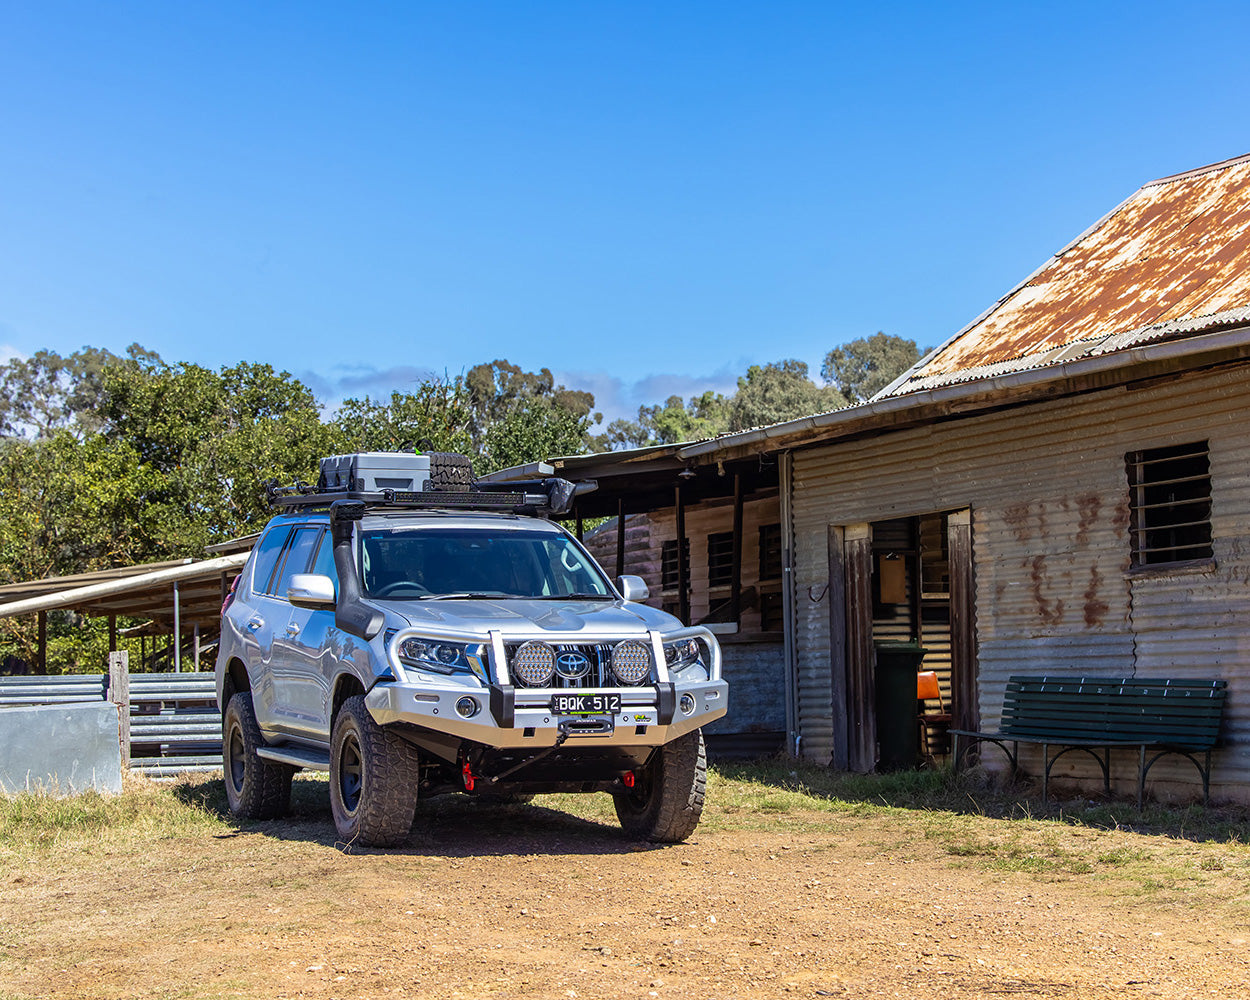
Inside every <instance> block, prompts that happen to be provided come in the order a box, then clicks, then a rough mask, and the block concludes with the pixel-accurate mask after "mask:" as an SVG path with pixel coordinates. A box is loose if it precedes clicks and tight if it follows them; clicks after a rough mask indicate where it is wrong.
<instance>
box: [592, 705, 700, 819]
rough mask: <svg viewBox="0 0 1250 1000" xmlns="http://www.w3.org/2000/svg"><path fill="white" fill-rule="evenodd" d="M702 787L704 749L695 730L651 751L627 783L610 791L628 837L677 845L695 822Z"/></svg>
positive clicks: (698, 815) (698, 813)
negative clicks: (629, 784)
mask: <svg viewBox="0 0 1250 1000" xmlns="http://www.w3.org/2000/svg"><path fill="white" fill-rule="evenodd" d="M706 792H707V751H706V750H705V749H704V747H703V731H702V730H700V729H696V730H694V731H693V732H690V733H687V734H686V735H685V736H679V737H678V738H677V739H675V740H673V742H672V743H667V744H665V745H664V746H662V747H660V748H659V749H658V750H656V751H655V752H654V753H653V754H652V756H651V760H650V761H649V762H648V764H647V766H646V767H645V768H643V769H642V771H641V772H640V773H639V774H638V776H637V779H636V784H635V785H634V787H633V788H630V789H627V790H626V791H624V792H619V793H617V794H615V795H614V796H613V798H614V799H615V802H616V818H617V819H619V820H620V821H621V828H622V829H623V830H624V831H625V832H626V833H627V834H629V835H630V836H631V837H637V838H639V839H640V840H653V841H656V842H657V843H661V844H679V843H681V842H682V841H683V840H685V839H686V838H687V837H689V836H690V835H691V834H692V833H694V828H695V827H696V826H698V825H699V817H700V816H702V815H703V799H704V796H705V794H706Z"/></svg>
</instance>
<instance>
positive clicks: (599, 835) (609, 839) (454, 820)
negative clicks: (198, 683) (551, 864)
mask: <svg viewBox="0 0 1250 1000" xmlns="http://www.w3.org/2000/svg"><path fill="white" fill-rule="evenodd" d="M172 791H173V794H174V796H175V797H177V798H178V799H180V800H181V801H183V802H185V803H186V804H188V805H190V806H193V807H195V808H198V809H203V810H205V811H207V812H209V813H212V814H214V815H216V816H218V817H219V818H220V819H221V820H222V821H223V822H224V823H226V824H228V825H229V826H230V827H231V832H230V833H225V834H218V835H217V836H218V837H219V838H221V839H227V838H230V837H236V836H241V835H243V834H260V835H263V836H266V837H272V838H274V839H276V840H283V841H299V842H305V843H309V844H319V845H321V846H323V847H333V848H335V849H337V850H340V851H343V852H344V853H348V854H353V855H369V854H385V855H411V856H413V857H437V858H474V857H510V856H516V857H521V856H526V855H543V854H558V855H562V856H568V855H594V856H598V857H602V856H604V855H613V854H633V853H638V852H645V851H661V850H666V849H671V848H672V847H673V846H674V845H668V844H652V843H648V842H643V841H638V840H635V839H633V838H631V837H629V836H627V835H626V834H625V833H624V831H622V830H621V829H620V827H618V826H616V825H615V823H614V822H613V823H608V822H598V821H595V820H590V819H583V818H582V817H580V816H574V815H572V814H570V813H567V812H563V811H561V810H560V809H557V808H552V807H551V806H549V805H546V804H544V799H543V797H541V796H540V797H539V798H537V799H536V800H535V801H534V802H531V803H527V804H524V805H522V804H502V803H488V802H484V801H480V800H473V799H470V798H468V797H467V796H463V795H443V796H439V797H438V798H435V799H429V800H426V801H423V802H419V803H418V804H417V812H416V818H415V819H414V821H413V825H412V832H411V834H409V836H408V839H407V841H406V842H405V843H403V844H401V845H399V846H398V847H393V848H386V849H378V848H371V847H365V846H362V845H359V844H350V843H344V842H343V841H341V840H339V838H338V835H337V833H336V831H335V829H334V820H333V817H332V815H331V813H330V804H329V793H328V789H327V783H326V782H325V781H324V780H318V779H316V778H304V779H300V780H297V781H295V782H294V783H293V785H292V789H291V809H290V812H289V813H288V814H287V815H286V816H283V817H282V818H280V819H273V820H244V819H239V818H238V817H236V816H234V815H232V814H231V813H230V811H229V809H228V808H227V805H226V792H225V785H224V784H223V782H222V780H221V779H220V778H213V779H209V780H204V779H203V778H200V779H192V780H184V781H180V782H178V783H177V784H176V785H174V787H173V789H172ZM598 794H600V795H603V794H605V793H598ZM676 846H678V847H679V846H680V845H676Z"/></svg>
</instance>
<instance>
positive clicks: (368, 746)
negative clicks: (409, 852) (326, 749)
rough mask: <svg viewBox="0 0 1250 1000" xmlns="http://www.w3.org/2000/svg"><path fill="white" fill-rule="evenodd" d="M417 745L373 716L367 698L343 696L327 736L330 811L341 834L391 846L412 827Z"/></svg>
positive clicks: (373, 844) (371, 844) (350, 840)
mask: <svg viewBox="0 0 1250 1000" xmlns="http://www.w3.org/2000/svg"><path fill="white" fill-rule="evenodd" d="M418 781H419V773H418V767H417V748H416V747H414V746H413V745H412V744H411V743H408V742H406V741H405V740H403V739H401V738H400V737H399V736H397V735H395V734H394V733H393V732H390V731H389V730H387V729H384V728H383V727H382V726H379V725H378V724H377V723H376V722H374V721H373V716H371V715H370V714H369V710H368V708H366V707H365V699H364V698H363V696H361V695H355V696H354V697H351V698H348V699H347V700H346V701H345V702H343V707H342V708H341V709H339V713H338V715H337V716H335V719H334V733H333V736H332V737H331V740H330V811H331V812H332V813H333V814H334V826H335V828H336V829H337V830H338V833H339V836H340V837H341V838H342V839H343V840H345V841H347V842H348V843H360V844H363V845H365V846H367V847H394V846H395V845H396V844H399V843H401V842H402V841H403V840H404V838H405V837H407V836H408V831H409V830H410V829H412V819H413V813H414V812H415V811H416V807H417V782H418Z"/></svg>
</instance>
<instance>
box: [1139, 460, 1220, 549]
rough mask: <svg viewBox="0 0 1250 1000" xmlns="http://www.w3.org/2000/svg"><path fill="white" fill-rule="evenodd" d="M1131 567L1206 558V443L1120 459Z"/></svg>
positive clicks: (1208, 535) (1208, 509)
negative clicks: (1124, 472)
mask: <svg viewBox="0 0 1250 1000" xmlns="http://www.w3.org/2000/svg"><path fill="white" fill-rule="evenodd" d="M1125 461H1126V464H1127V466H1128V482H1129V506H1130V514H1131V524H1132V527H1131V529H1130V530H1131V531H1132V535H1133V565H1134V566H1159V565H1164V564H1167V563H1178V562H1187V561H1190V560H1194V559H1210V558H1211V557H1212V555H1213V549H1212V547H1211V459H1210V455H1209V452H1208V448H1207V442H1206V441H1195V442H1193V443H1192V444H1181V445H1171V446H1169V447H1166V448H1146V449H1144V450H1142V451H1132V452H1129V453H1128V455H1127V456H1125Z"/></svg>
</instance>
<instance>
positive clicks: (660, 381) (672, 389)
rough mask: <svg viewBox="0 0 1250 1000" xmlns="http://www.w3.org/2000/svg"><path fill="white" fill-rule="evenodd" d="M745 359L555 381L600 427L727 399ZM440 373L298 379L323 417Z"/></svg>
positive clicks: (397, 371)
mask: <svg viewBox="0 0 1250 1000" xmlns="http://www.w3.org/2000/svg"><path fill="white" fill-rule="evenodd" d="M749 364H750V362H749V361H747V360H745V359H743V360H740V361H738V362H736V363H731V364H725V365H723V366H722V367H720V368H718V369H716V370H715V371H712V372H710V373H708V374H706V375H684V374H656V375H647V376H644V377H643V378H640V379H635V380H632V381H630V380H627V379H624V378H622V377H620V376H619V375H612V374H610V373H609V372H606V371H579V370H569V371H557V372H553V375H554V376H555V380H556V383H557V384H559V385H563V386H566V387H567V388H569V389H581V390H583V391H586V392H590V393H593V394H594V397H595V410H596V411H597V412H599V413H601V414H603V423H602V424H601V425H600V426H601V427H606V426H607V425H608V424H610V423H611V422H612V421H613V420H616V419H618V418H625V419H627V420H634V419H636V418H637V416H638V407H640V406H651V405H653V404H655V403H663V402H664V401H665V400H666V399H668V397H669V396H681V397H682V398H683V399H689V398H690V397H691V396H697V395H699V394H700V393H702V392H706V391H707V390H708V389H711V390H712V391H714V392H719V393H722V394H724V395H726V396H731V395H733V393H734V392H735V391H736V390H737V388H738V376H739V375H740V374H742V373H743V372H745V371H746V370H747V366H748V365H749ZM441 376H442V373H440V372H434V371H431V370H429V369H427V368H417V367H414V366H412V365H396V366H394V367H391V368H383V369H379V368H373V367H371V366H369V365H337V366H335V367H334V368H332V369H330V371H329V372H328V373H326V374H321V373H318V372H311V371H306V372H301V373H300V374H299V380H300V381H301V382H303V383H304V384H305V385H306V386H308V388H310V389H311V390H312V391H313V393H314V394H315V395H316V397H317V399H318V400H320V401H321V403H322V405H323V406H324V408H325V411H326V412H327V413H332V412H334V410H336V409H337V408H338V407H339V406H340V405H342V403H343V400H345V399H350V398H353V397H354V398H357V399H359V398H360V397H362V396H365V395H369V396H371V397H373V398H374V399H388V398H389V397H390V394H391V393H392V392H394V391H398V392H411V391H412V390H413V389H414V388H416V386H417V383H419V382H421V381H422V380H423V379H428V378H434V377H441Z"/></svg>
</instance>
